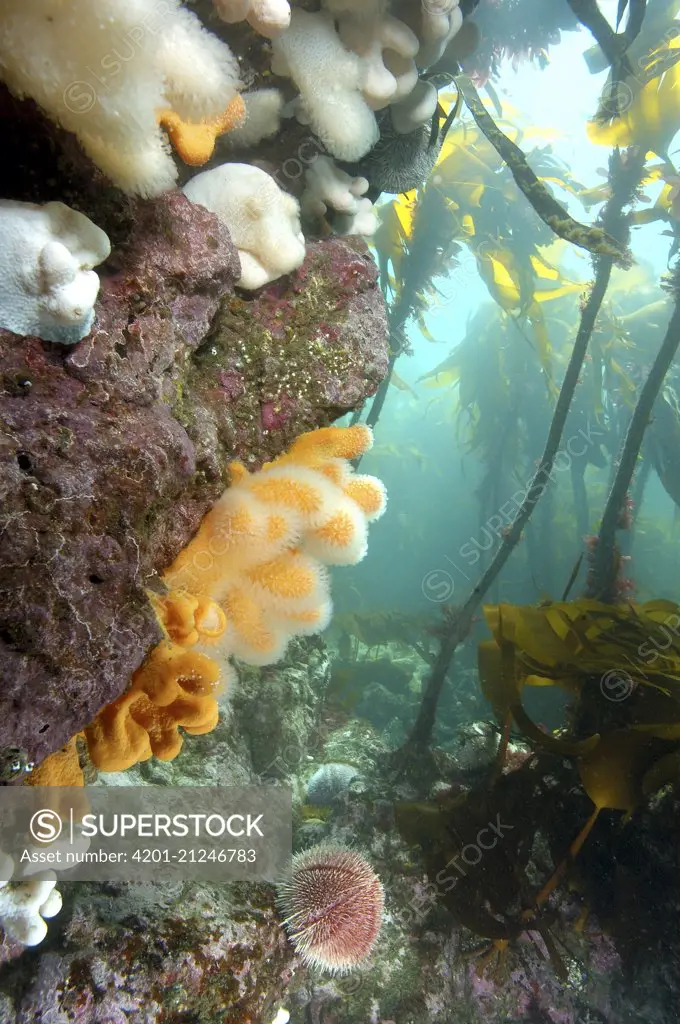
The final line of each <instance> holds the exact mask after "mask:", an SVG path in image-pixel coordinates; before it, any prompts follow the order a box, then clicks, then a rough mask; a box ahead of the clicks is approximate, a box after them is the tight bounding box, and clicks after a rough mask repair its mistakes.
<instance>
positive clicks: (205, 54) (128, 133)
mask: <svg viewBox="0 0 680 1024" xmlns="http://www.w3.org/2000/svg"><path fill="white" fill-rule="evenodd" d="M0 79H1V80H3V81H4V82H5V83H6V84H7V85H8V86H9V88H10V89H11V90H12V91H13V92H14V93H16V94H17V95H18V96H21V97H24V96H30V97H31V98H33V99H34V100H35V101H36V102H37V103H38V104H39V105H40V106H41V107H42V108H43V109H44V110H45V111H46V113H47V114H48V115H49V116H50V117H51V118H52V119H53V120H54V121H56V122H57V123H58V124H60V125H61V126H62V127H64V128H66V129H68V130H69V131H71V132H73V133H74V134H75V135H76V136H77V138H78V140H79V142H80V144H81V145H82V147H83V149H84V150H85V152H86V153H87V154H88V155H89V156H90V158H91V159H92V160H93V161H94V162H95V163H96V164H97V165H98V167H100V169H101V170H102V171H103V172H104V173H105V174H106V175H107V176H108V177H109V178H110V179H111V180H112V181H113V182H114V184H116V185H118V186H119V187H120V188H122V189H123V190H125V191H126V192H132V193H137V194H139V195H142V196H154V195H158V194H159V193H161V192H163V191H165V190H166V189H169V188H172V186H173V185H174V184H175V180H176V177H177V173H176V168H175V164H174V162H173V160H172V157H171V155H170V152H169V148H168V145H167V141H166V139H165V136H164V134H163V132H162V131H161V129H160V127H159V125H158V123H157V114H158V112H159V111H161V110H164V109H167V108H168V107H169V108H171V109H172V110H173V111H175V113H176V114H177V115H178V116H179V117H180V118H181V119H182V120H183V121H187V122H191V123H197V122H200V121H204V120H210V119H212V118H216V117H218V116H219V115H220V114H221V113H222V112H223V111H224V110H225V109H226V107H227V106H228V104H229V103H230V102H231V101H232V100H233V99H234V97H235V95H236V92H237V90H238V88H239V81H238V65H237V63H236V60H235V58H234V57H233V55H232V53H231V51H230V50H229V48H228V46H227V45H226V44H225V43H223V42H221V41H220V40H219V39H218V38H217V37H216V36H214V35H212V34H211V33H209V32H207V31H206V30H205V29H204V28H203V27H202V25H201V23H200V21H199V20H198V18H197V17H196V15H195V14H193V13H192V12H191V11H190V10H189V9H188V8H187V7H185V6H184V4H182V3H181V0H163V2H162V3H158V0H106V2H104V0H3V2H2V3H1V4H0Z"/></svg>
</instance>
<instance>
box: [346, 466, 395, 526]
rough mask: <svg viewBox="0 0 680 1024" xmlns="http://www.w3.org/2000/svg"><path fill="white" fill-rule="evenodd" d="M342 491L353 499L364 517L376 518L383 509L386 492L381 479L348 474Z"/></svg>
mask: <svg viewBox="0 0 680 1024" xmlns="http://www.w3.org/2000/svg"><path fill="white" fill-rule="evenodd" d="M342 489H343V492H344V493H345V494H346V495H347V497H348V498H351V499H352V501H355V502H356V503H357V505H358V506H359V508H360V509H361V511H362V512H363V513H364V515H365V516H366V518H367V519H368V520H369V521H370V520H372V519H378V518H379V517H380V516H381V515H382V514H383V512H384V511H385V506H386V504H387V494H386V491H385V485H384V484H383V482H382V480H378V479H377V478H376V477H374V476H365V475H359V474H358V473H357V474H356V475H352V476H350V477H349V478H348V479H347V480H346V481H345V482H344V483H343V486H342Z"/></svg>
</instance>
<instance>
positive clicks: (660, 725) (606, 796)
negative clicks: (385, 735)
mask: <svg viewBox="0 0 680 1024" xmlns="http://www.w3.org/2000/svg"><path fill="white" fill-rule="evenodd" d="M484 614H485V617H486V621H487V623H488V625H489V628H490V630H491V633H492V637H493V639H491V640H489V641H484V642H482V643H481V644H480V645H479V649H478V665H479V673H480V679H481V684H482V690H483V692H484V694H485V696H486V697H487V699H488V700H489V702H490V703H491V705H492V707H493V709H494V712H495V714H496V715H497V717H498V719H499V721H500V722H501V723H502V724H503V727H504V731H505V733H507V731H508V729H509V723H510V722H511V721H514V723H515V724H516V727H517V728H518V729H519V730H520V732H521V733H522V734H523V735H524V736H525V737H526V738H527V739H528V740H529V741H530V742H531V744H532V745H533V746H534V748H535V749H538V750H545V751H547V752H549V753H552V754H560V755H561V756H564V757H573V758H576V765H577V769H578V774H579V777H580V780H581V784H582V786H583V789H584V790H585V792H586V793H587V795H588V796H589V798H590V800H591V801H592V804H593V809H592V811H591V814H590V816H589V817H588V818H587V819H586V821H585V823H584V824H583V826H582V828H581V829H580V831H579V832H578V834H577V835H576V837H575V838H574V840H573V841H572V843H571V845H570V847H569V850H568V851H567V854H566V856H565V857H564V858H563V859H562V860H561V861H560V862H559V864H558V866H557V868H556V869H555V871H554V872H553V874H552V876H551V877H550V879H548V880H547V881H546V883H545V884H544V886H543V888H542V889H541V890H540V892H539V893H538V895H537V896H536V906H537V907H538V906H541V905H542V904H543V903H545V901H546V900H547V898H548V896H549V895H550V893H551V892H552V891H553V890H554V889H555V887H556V886H557V885H558V883H559V881H560V880H561V878H562V877H563V875H564V874H565V873H566V871H567V869H568V867H569V865H570V863H571V861H572V860H573V858H574V857H576V855H577V854H578V853H579V851H580V850H581V848H582V846H583V844H584V843H585V841H586V839H587V837H588V835H589V834H590V831H591V830H592V828H593V826H594V825H595V822H596V821H597V818H598V816H599V815H600V813H601V812H602V811H603V810H613V811H620V812H623V813H625V814H626V815H627V816H630V815H632V814H633V813H634V811H635V810H636V809H637V808H638V807H639V806H640V805H641V804H642V803H643V801H644V799H645V798H646V797H647V796H648V795H649V794H650V793H652V792H655V791H656V790H657V789H659V788H660V787H662V786H663V785H665V784H667V783H669V782H677V781H680V605H677V604H674V603H673V602H670V601H662V600H657V601H649V602H647V603H646V604H642V605H635V604H632V603H629V604H625V605H624V604H621V605H612V604H605V603H602V602H598V601H593V600H590V599H588V598H582V599H579V600H576V601H571V602H549V603H547V604H544V605H542V606H539V607H534V606H526V607H524V606H517V605H497V606H493V605H490V606H486V607H485V608H484ZM527 686H558V687H560V688H561V689H563V690H565V691H567V692H568V693H569V694H570V695H571V696H572V698H573V706H572V709H571V721H570V722H569V723H567V724H566V725H565V727H564V728H563V729H560V730H557V735H554V734H549V733H548V732H546V731H545V730H543V729H541V728H539V727H537V726H536V725H535V724H534V723H533V722H532V721H531V719H530V718H529V716H528V715H527V713H526V711H525V710H524V707H523V705H522V700H521V698H522V692H523V690H524V688H525V687H527ZM499 756H500V757H502V756H503V750H502V748H501V751H500V753H499Z"/></svg>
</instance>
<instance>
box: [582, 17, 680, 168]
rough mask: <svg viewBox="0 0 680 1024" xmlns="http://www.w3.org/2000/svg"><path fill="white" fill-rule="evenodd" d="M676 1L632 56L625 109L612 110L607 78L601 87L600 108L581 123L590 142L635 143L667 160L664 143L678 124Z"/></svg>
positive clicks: (679, 79) (679, 73)
mask: <svg viewBox="0 0 680 1024" xmlns="http://www.w3.org/2000/svg"><path fill="white" fill-rule="evenodd" d="M677 6H678V5H677V4H675V5H671V4H669V5H667V12H668V18H667V23H666V25H665V26H663V27H662V24H659V26H658V29H657V32H658V34H657V35H656V37H655V39H654V40H653V42H652V45H651V46H650V48H649V49H648V50H647V52H646V53H644V54H642V55H641V56H640V57H639V58H638V59H637V61H636V63H637V67H638V69H639V71H638V76H637V78H633V77H630V78H628V79H627V81H626V89H627V92H628V98H629V102H628V103H627V104H626V105H625V109H621V110H619V109H618V107H617V106H615V107H614V108H613V109H612V103H611V96H612V83H611V82H609V83H608V84H607V86H605V90H604V93H603V97H604V98H603V100H602V101H601V104H600V109H599V111H598V113H597V114H596V116H595V117H594V118H593V120H592V121H590V122H588V124H587V126H586V130H587V133H588V137H589V138H590V139H591V140H592V141H593V142H595V143H598V144H600V145H603V146H622V147H623V146H640V147H642V148H644V150H645V151H646V152H652V153H655V154H657V155H658V156H660V157H663V158H664V159H668V147H669V145H670V143H671V141H672V139H673V136H674V135H675V133H676V132H677V131H678V128H680V106H679V105H678V90H679V89H680V39H679V38H678V34H677V27H678V23H677V22H676V21H675V20H674V18H673V14H674V12H675V10H677ZM669 162H670V161H669Z"/></svg>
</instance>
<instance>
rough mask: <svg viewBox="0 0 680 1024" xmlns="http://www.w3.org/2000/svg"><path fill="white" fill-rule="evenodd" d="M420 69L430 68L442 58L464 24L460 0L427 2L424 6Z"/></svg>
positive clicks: (431, 0) (418, 60) (418, 58)
mask: <svg viewBox="0 0 680 1024" xmlns="http://www.w3.org/2000/svg"><path fill="white" fill-rule="evenodd" d="M421 18H422V20H421V33H420V35H421V44H420V49H419V51H418V56H417V58H416V60H417V64H418V67H420V68H429V67H431V66H432V65H433V64H436V63H437V61H438V60H439V59H440V58H441V57H442V55H443V53H444V51H445V49H446V47H447V46H448V45H449V43H450V42H451V40H452V39H453V37H454V36H456V35H458V33H459V32H460V29H461V27H462V24H463V14H462V12H461V10H460V7H459V0H426V2H424V3H423V5H422V16H421Z"/></svg>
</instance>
